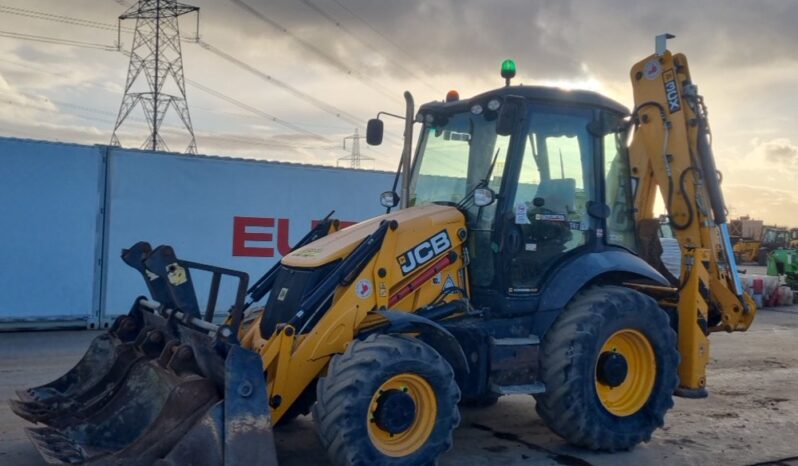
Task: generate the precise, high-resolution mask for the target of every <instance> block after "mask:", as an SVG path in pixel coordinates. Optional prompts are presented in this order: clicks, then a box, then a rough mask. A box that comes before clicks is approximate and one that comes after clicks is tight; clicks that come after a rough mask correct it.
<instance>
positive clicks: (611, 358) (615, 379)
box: [596, 351, 629, 388]
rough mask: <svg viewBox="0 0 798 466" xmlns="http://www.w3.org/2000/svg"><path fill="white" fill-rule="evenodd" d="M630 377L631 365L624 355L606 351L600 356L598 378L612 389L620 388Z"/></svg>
mask: <svg viewBox="0 0 798 466" xmlns="http://www.w3.org/2000/svg"><path fill="white" fill-rule="evenodd" d="M627 375H629V363H627V362H626V358H625V357H623V355H622V354H620V353H616V352H614V351H606V352H604V353H602V354H601V356H599V360H598V364H597V365H596V378H597V379H598V381H599V382H601V383H603V384H604V385H607V386H609V387H611V388H615V387H618V386H620V385H621V384H622V383H623V382H624V381H625V380H626V376H627Z"/></svg>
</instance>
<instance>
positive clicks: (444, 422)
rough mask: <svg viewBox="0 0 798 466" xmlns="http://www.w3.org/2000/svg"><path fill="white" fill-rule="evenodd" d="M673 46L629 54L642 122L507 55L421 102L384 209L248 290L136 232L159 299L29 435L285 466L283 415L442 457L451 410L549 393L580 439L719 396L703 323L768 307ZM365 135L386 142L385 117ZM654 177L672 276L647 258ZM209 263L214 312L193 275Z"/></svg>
mask: <svg viewBox="0 0 798 466" xmlns="http://www.w3.org/2000/svg"><path fill="white" fill-rule="evenodd" d="M666 38H668V36H660V37H659V38H658V39H657V50H656V53H655V54H653V55H651V56H649V57H646V58H645V59H643V60H642V61H640V62H639V63H637V64H635V65H634V66H633V67H632V70H631V81H632V87H633V90H634V101H635V108H634V109H633V110H632V111H631V112H629V111H628V110H627V109H626V108H625V107H623V106H622V105H620V104H618V103H616V102H614V101H612V100H610V99H608V98H605V97H603V96H601V95H598V94H596V93H593V92H582V91H564V90H560V89H553V88H546V87H532V86H515V85H511V83H510V80H511V79H512V78H513V76H514V75H515V66H514V63H513V62H511V61H507V62H505V63H504V64H503V66H502V76H503V77H504V78H505V79H506V86H504V87H501V88H499V89H496V90H492V91H489V92H486V93H484V94H480V95H477V96H475V97H472V98H470V99H459V98H458V96H457V95H456V93H449V95H448V96H447V99H446V101H442V102H431V103H428V104H425V105H422V106H421V107H420V109H419V111H418V112H417V113H415V112H414V108H413V103H412V98H411V97H410V95H409V94H406V99H407V102H408V105H407V111H406V117H405V150H404V153H403V156H402V164H401V169H400V174H401V176H399V175H397V180H398V179H401V185H400V186H401V189H399V191H400V192H399V193H397V192H396V191H397V188H396V186H395V187H394V190H393V191H389V192H387V193H385V194H384V195H383V196H382V202H383V205H385V206H386V207H388V213H386V214H385V215H382V216H379V217H377V218H373V219H371V220H368V221H365V222H362V223H359V224H357V225H354V226H351V227H348V228H345V229H342V230H340V231H337V230H338V229H337V226H336V223H335V222H334V221H331V220H327V221H326V222H324V223H322V224H320V226H319V227H317V228H316V229H315V230H314V231H312V232H311V233H310V234H309V235H308V236H307V237H306V238H305V239H304V240H303V241H302V242H300V244H299V246H300V247H298V248H297V249H296V250H294V251H293V252H292V253H290V254H289V255H287V256H286V257H284V258H283V259H282V260H281V262H280V263H279V264H278V266H276V267H275V268H274V269H273V270H271V271H270V272H269V273H267V274H266V275H265V276H264V277H263V278H262V279H260V280H259V281H258V282H257V283H256V284H255V286H253V287H252V288H251V289H250V292H249V297H250V299H249V301H246V302H245V299H246V297H245V294H246V293H245V290H246V282H247V277H246V275H245V274H241V273H238V272H235V271H231V270H223V269H219V268H215V267H211V266H205V265H202V264H196V263H191V262H187V261H183V260H180V259H178V258H177V257H175V255H174V251H173V250H172V249H171V248H169V247H168V246H161V247H159V248H156V249H154V250H151V249H150V248H149V246H148V245H147V244H145V243H139V244H137V245H136V246H134V247H133V248H131V249H129V250H127V251H125V253H124V259H125V260H126V261H127V262H128V263H129V264H130V265H131V266H133V267H135V268H136V269H138V270H139V271H140V272H141V274H142V276H143V277H144V278H145V280H146V281H147V283H148V285H149V288H150V293H151V295H152V296H151V298H143V297H142V298H138V299H136V300H135V302H134V304H133V308H132V310H131V311H130V314H129V315H128V316H125V317H122V318H120V319H119V320H118V321H117V322H116V323H115V325H114V327H113V328H112V329H111V331H110V332H108V334H107V335H104V336H101V337H98V339H97V340H96V341H95V342H94V343H93V345H92V348H91V349H90V350H89V352H88V353H87V355H86V356H85V358H84V359H83V360H82V361H81V362H80V363H79V364H78V365H77V366H76V367H75V369H73V370H72V371H71V372H69V373H68V374H66V375H65V376H64V377H62V378H61V379H59V380H56V381H55V382H53V383H51V384H49V385H46V386H43V387H38V388H33V389H29V390H27V391H23V392H21V393H20V399H19V400H16V401H14V402H13V403H12V405H13V407H14V410H15V411H16V412H17V413H18V414H20V415H21V416H23V417H25V418H27V419H30V420H33V421H36V422H40V423H42V424H44V427H38V428H32V429H29V432H30V436H31V438H32V439H33V441H34V443H35V444H36V446H37V447H38V448H39V450H40V451H41V452H42V454H43V455H44V457H45V458H46V459H47V460H48V461H50V462H52V463H71V464H130V465H134V464H136V465H138V464H151V463H154V462H157V464H174V465H178V464H180V465H183V464H192V465H205V464H208V465H211V464H213V465H219V464H226V465H234V464H235V465H243V464H247V465H249V464H261V465H268V464H275V463H276V460H275V458H274V448H273V443H272V439H271V424H272V423H275V424H280V423H282V422H286V421H287V420H289V419H291V418H292V417H295V416H297V415H299V414H303V413H307V412H308V411H312V413H313V419H314V422H315V425H316V428H317V432H318V436H319V438H320V439H321V443H322V445H323V447H324V448H325V449H326V450H327V451H328V453H329V458H330V461H331V463H332V464H334V465H336V466H343V465H421V464H434V463H435V462H436V461H437V458H438V457H439V456H440V455H441V454H442V453H444V452H445V451H447V450H448V449H449V448H450V447H451V446H452V431H453V430H454V429H455V427H457V425H458V423H459V421H460V414H459V410H458V404H460V403H471V404H483V405H484V404H490V403H492V402H494V401H495V400H496V399H497V398H498V397H500V396H501V395H506V394H529V395H533V396H534V397H535V399H536V403H535V407H536V409H537V412H538V413H539V415H540V416H541V418H542V419H543V420H544V421H545V422H546V423H547V424H548V425H549V426H550V427H551V429H552V430H553V431H554V432H556V433H557V434H559V435H560V436H562V437H563V438H564V439H565V440H567V441H568V442H570V443H572V444H574V445H578V446H581V447H584V448H589V449H595V450H608V451H615V450H625V449H629V448H631V447H633V446H635V445H636V444H638V443H640V442H644V441H647V440H649V439H650V438H651V435H652V433H653V432H654V430H655V429H656V428H658V427H661V426H662V425H663V423H664V418H665V414H666V412H667V411H668V409H669V408H671V407H672V406H673V401H672V396H673V395H674V394H676V395H681V396H688V397H702V396H705V395H706V366H707V362H708V361H709V341H708V336H709V334H710V333H711V332H716V331H728V332H731V331H737V330H745V329H747V328H748V326H749V325H750V324H751V322H752V319H753V318H754V314H755V307H754V303H753V301H752V300H751V298H750V297H749V296H747V295H746V294H745V293H744V291H743V288H742V285H741V284H740V279H739V277H738V275H737V270H736V267H735V262H734V257H733V255H732V249H731V244H730V242H729V235H728V231H727V229H726V210H725V205H724V200H723V196H722V192H721V189H720V185H719V183H720V180H719V175H718V171H717V169H716V168H715V163H714V159H713V155H712V150H711V147H710V143H709V125H708V122H707V113H706V108H705V106H704V102H703V99H702V98H701V96H700V95H699V94H698V92H697V88H696V86H695V84H694V83H693V82H692V79H691V77H690V72H689V68H688V64H687V59H686V58H685V56H684V55H681V54H676V55H674V54H671V52H669V51H668V50H666V47H665V40H666ZM414 125H418V126H420V132H421V134H420V136H419V138H418V145H417V149H416V152H415V157H414V158H413V160H412V163H411V157H410V154H411V149H410V148H411V141H412V133H413V128H414ZM368 133H369V134H368V140H369V142H370V143H378V142H379V141H380V140H381V138H382V124H381V122H380V121H379V120H372V122H370V123H369V132H368ZM630 136H631V138H632V139H631V144H629V145H627V141H628V140H629V138H630ZM397 184H398V183H397ZM658 187H659V189H660V190H661V192H662V194H663V198H664V199H665V200H666V204H667V208H668V213H669V220H670V224H671V226H672V227H673V229H674V233H675V237H676V238H677V240H678V242H679V245H680V247H681V251H682V254H683V260H682V264H683V265H682V270H681V274H680V278H679V281H678V282H672V281H669V280H668V279H666V278H665V277H664V276H663V274H661V273H660V272H659V271H658V269H661V268H662V264H661V263H660V262H659V256H658V255H657V254H650V252H651V251H655V250H656V247H655V246H652V244H654V243H652V241H657V240H658V239H657V235H656V231H657V228H658V225H659V220H658V219H657V218H656V217H655V216H654V213H653V204H654V197H655V196H654V195H655V191H656V189H657V188H658ZM398 204H400V205H399V206H400V207H401V208H400V209H399V210H398V211H395V212H391V209H392V208H394V207H396V206H397V205H398ZM651 222H654V223H655V224H656V225H655V226H654V228H651V227H650V224H651ZM646 225H648V227H647V228H646ZM646 231H653V232H654V234H653V235H649V234H646V233H645V232H646ZM637 251H641V253H642V254H643V255H644V256H645V257H642V256H641V255H639V254H638V253H637ZM203 270H204V271H207V272H210V273H212V274H213V277H214V278H213V280H212V282H211V283H212V285H213V286H212V287H211V297H210V299H209V303H210V304H209V305H208V306H207V307H206V309H205V310H204V311H205V312H204V314H203V313H202V312H201V309H200V307H199V305H198V302H197V298H196V295H195V293H194V289H193V285H192V273H195V274H196V273H198V271H203ZM223 275H232V276H234V277H237V278H238V279H239V288H238V290H239V292H238V299H237V300H236V304H235V305H234V306H233V308H232V310H231V313H230V315H229V317H228V319H227V320H226V322H225V323H224V325H215V324H213V323H212V320H213V314H214V308H215V304H214V303H215V301H216V299H215V298H216V295H217V292H218V289H219V282H220V277H222V276H223ZM262 299H265V300H266V301H265V305H264V306H262V307H259V306H258V304H257V303H258V301H260V300H262ZM531 405H532V400H530V407H531Z"/></svg>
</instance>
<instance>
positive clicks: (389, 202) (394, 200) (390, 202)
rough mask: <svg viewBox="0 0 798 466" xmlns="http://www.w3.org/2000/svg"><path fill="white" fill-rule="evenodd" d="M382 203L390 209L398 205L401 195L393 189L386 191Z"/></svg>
mask: <svg viewBox="0 0 798 466" xmlns="http://www.w3.org/2000/svg"><path fill="white" fill-rule="evenodd" d="M372 121H374V120H372ZM380 205H382V206H383V207H386V208H388V209H390V208H391V207H396V206H398V205H399V195H398V194H396V193H395V192H393V191H385V192H384V193H382V194H380Z"/></svg>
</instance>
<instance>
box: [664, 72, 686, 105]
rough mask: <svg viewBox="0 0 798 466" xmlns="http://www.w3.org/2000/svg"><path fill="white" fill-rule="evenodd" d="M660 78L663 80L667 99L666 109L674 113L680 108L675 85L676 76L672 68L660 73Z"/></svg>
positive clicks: (677, 90)
mask: <svg viewBox="0 0 798 466" xmlns="http://www.w3.org/2000/svg"><path fill="white" fill-rule="evenodd" d="M662 79H663V81H665V97H667V99H668V110H670V112H671V113H676V112H678V111H679V110H681V109H682V103H681V99H680V98H679V88H678V86H676V77H675V76H674V74H673V71H672V70H668V71H666V72H665V73H663V74H662Z"/></svg>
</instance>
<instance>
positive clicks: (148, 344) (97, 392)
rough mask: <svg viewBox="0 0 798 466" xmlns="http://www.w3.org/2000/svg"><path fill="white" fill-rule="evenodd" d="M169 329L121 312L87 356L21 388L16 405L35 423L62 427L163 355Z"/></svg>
mask: <svg viewBox="0 0 798 466" xmlns="http://www.w3.org/2000/svg"><path fill="white" fill-rule="evenodd" d="M168 333H169V332H168V331H167V330H166V328H162V329H155V328H154V327H147V328H143V323H142V317H141V315H140V313H137V311H136V310H132V311H131V313H130V314H129V315H127V316H122V317H120V318H119V319H117V321H116V322H115V323H114V325H113V327H112V328H111V329H110V330H109V331H108V333H106V334H103V335H100V336H98V337H97V338H95V339H94V340H93V341H92V343H91V345H90V346H89V349H88V351H86V354H85V355H84V356H83V358H81V360H80V361H79V362H78V363H77V364H76V365H75V367H73V368H72V369H70V370H69V371H68V372H67V373H66V374H64V375H63V376H61V377H59V378H58V379H56V380H54V381H52V382H50V383H48V384H45V385H42V386H39V387H34V388H29V389H26V390H19V391H17V396H18V398H19V399H18V400H10V401H9V403H10V405H11V409H12V410H13V411H14V412H15V413H16V414H17V415H18V416H20V417H22V418H24V419H27V420H29V421H31V422H36V423H43V424H47V425H55V426H57V425H63V424H65V423H68V422H69V421H70V419H74V418H75V416H79V417H86V416H88V415H89V414H88V413H89V411H90V410H91V408H92V407H99V406H102V405H104V404H105V402H107V400H108V399H109V398H110V397H111V396H113V394H114V393H115V392H116V391H117V390H118V389H119V387H120V385H121V383H122V382H123V381H124V378H125V377H126V376H127V374H128V372H129V371H130V370H131V368H132V367H134V366H135V364H136V363H137V362H139V361H140V360H142V359H153V358H156V357H158V356H159V355H160V354H161V350H162V349H163V347H164V343H165V341H166V339H167V338H169V337H168V336H167V335H168Z"/></svg>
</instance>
